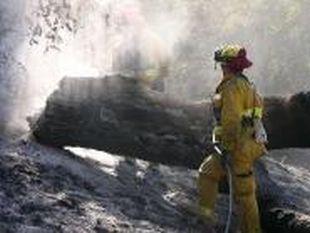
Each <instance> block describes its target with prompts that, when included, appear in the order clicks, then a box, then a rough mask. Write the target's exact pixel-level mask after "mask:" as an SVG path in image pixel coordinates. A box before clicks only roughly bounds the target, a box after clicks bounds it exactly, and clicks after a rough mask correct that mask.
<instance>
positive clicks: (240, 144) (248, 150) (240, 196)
mask: <svg viewBox="0 0 310 233" xmlns="http://www.w3.org/2000/svg"><path fill="white" fill-rule="evenodd" d="M217 93H218V94H220V96H221V97H220V98H218V100H217V102H216V103H214V104H215V106H217V107H219V108H220V109H221V119H220V126H221V136H220V139H221V143H222V144H223V145H224V147H225V148H226V149H227V150H228V152H229V155H230V156H231V164H230V166H231V169H232V179H233V192H234V201H235V204H236V206H237V210H238V218H239V223H240V228H241V232H242V233H261V228H260V220H259V211H258V207H257V202H256V196H255V189H256V187H255V186H256V185H255V176H254V174H252V173H253V172H254V171H253V170H254V168H253V166H254V165H253V164H254V162H255V160H257V159H258V158H259V157H260V156H261V155H262V154H263V153H264V152H265V150H266V148H265V146H264V145H263V144H258V143H256V142H255V140H254V138H253V133H254V128H253V127H243V126H242V124H241V120H242V117H243V116H244V114H245V112H250V111H249V110H251V115H252V114H253V111H252V110H253V109H254V110H255V112H256V111H257V113H255V114H256V115H257V116H259V118H261V116H262V114H263V103H262V99H261V98H260V96H259V95H258V94H257V93H256V91H255V89H254V88H253V87H252V86H251V84H250V83H249V82H248V81H247V80H246V79H245V78H239V77H237V76H234V75H230V76H225V77H224V78H223V80H222V82H221V83H220V85H219V86H218V87H217ZM225 172H226V171H225V170H224V169H223V167H222V166H221V163H220V159H219V158H218V156H216V155H211V156H209V157H208V158H207V159H205V160H204V162H203V163H202V164H201V166H200V168H199V177H198V192H199V204H200V206H201V208H202V209H209V210H212V211H213V212H214V208H215V204H216V197H217V194H218V183H219V182H220V180H221V179H223V177H224V175H225ZM251 174H252V175H251Z"/></svg>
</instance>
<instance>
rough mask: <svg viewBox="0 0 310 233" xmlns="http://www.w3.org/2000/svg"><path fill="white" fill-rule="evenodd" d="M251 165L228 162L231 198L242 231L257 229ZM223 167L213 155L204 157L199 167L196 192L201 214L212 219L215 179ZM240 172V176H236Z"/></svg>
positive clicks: (256, 231)
mask: <svg viewBox="0 0 310 233" xmlns="http://www.w3.org/2000/svg"><path fill="white" fill-rule="evenodd" d="M252 170H253V167H251V166H250V165H244V164H242V163H236V164H234V165H233V166H232V180H233V193H234V201H235V204H236V207H237V213H238V220H239V225H240V229H241V232H242V233H261V228H260V219H259V211H258V207H257V202H256V197H255V189H256V187H255V177H254V175H249V176H246V177H243V176H245V175H246V174H250V172H251V171H252ZM224 176H225V170H224V169H223V167H222V166H221V163H220V159H219V158H218V156H217V155H211V156H209V157H207V159H205V160H204V162H203V163H202V164H201V166H200V168H199V176H198V193H199V206H200V210H201V215H202V216H204V217H206V218H207V219H208V220H210V221H212V220H213V219H215V213H214V209H215V205H216V197H217V194H218V185H219V182H220V181H221V180H222V179H223V178H224ZM240 176H241V177H240Z"/></svg>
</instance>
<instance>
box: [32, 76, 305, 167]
mask: <svg viewBox="0 0 310 233" xmlns="http://www.w3.org/2000/svg"><path fill="white" fill-rule="evenodd" d="M265 106H266V111H265V115H264V123H265V125H266V128H267V132H268V135H269V145H268V147H269V149H274V148H286V147H307V146H310V140H309V138H310V121H309V116H310V94H309V93H300V94H297V95H294V96H293V97H291V98H290V99H284V98H279V97H271V98H266V99H265ZM30 122H31V124H30V125H31V129H32V134H33V135H34V137H35V138H36V139H37V140H38V141H39V142H41V143H45V144H50V145H53V146H58V147H63V146H79V147H87V148H94V149H99V150H104V151H107V152H110V153H116V154H120V155H126V156H132V157H137V158H140V159H145V160H148V161H153V162H159V163H164V164H168V165H179V166H185V167H189V168H197V167H198V166H199V164H200V163H201V161H202V159H203V157H204V155H205V153H206V152H205V151H206V150H207V151H208V148H209V145H210V138H211V136H210V135H211V131H212V111H211V108H210V104H209V103H208V102H200V103H193V102H188V103H184V102H181V101H178V100H176V99H173V98H170V97H169V96H167V95H165V94H163V93H159V92H156V91H152V90H149V89H145V88H143V86H141V85H140V84H139V83H138V82H137V80H135V79H133V78H126V77H121V76H117V75H116V76H107V77H104V78H65V79H63V80H62V81H61V82H60V85H59V88H58V89H57V90H56V91H55V92H54V93H53V94H52V95H51V96H50V97H49V98H48V100H47V103H46V107H45V109H44V110H43V112H42V113H41V114H40V116H39V117H38V119H34V118H32V119H31V120H30Z"/></svg>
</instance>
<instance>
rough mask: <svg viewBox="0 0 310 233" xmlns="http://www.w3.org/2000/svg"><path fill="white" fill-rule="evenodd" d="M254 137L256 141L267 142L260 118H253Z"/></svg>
mask: <svg viewBox="0 0 310 233" xmlns="http://www.w3.org/2000/svg"><path fill="white" fill-rule="evenodd" d="M254 130H255V133H254V138H255V141H256V142H257V143H261V144H264V143H267V142H268V139H267V133H266V130H265V127H264V125H263V122H262V120H261V119H254Z"/></svg>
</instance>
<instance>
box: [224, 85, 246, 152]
mask: <svg viewBox="0 0 310 233" xmlns="http://www.w3.org/2000/svg"><path fill="white" fill-rule="evenodd" d="M242 110H243V108H242V96H241V92H240V90H238V87H237V85H236V84H232V85H229V86H227V87H226V88H224V89H223V91H222V111H221V125H222V142H223V146H224V147H225V148H226V149H227V150H228V151H234V150H235V149H237V147H238V143H239V139H240V135H241V117H242Z"/></svg>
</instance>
